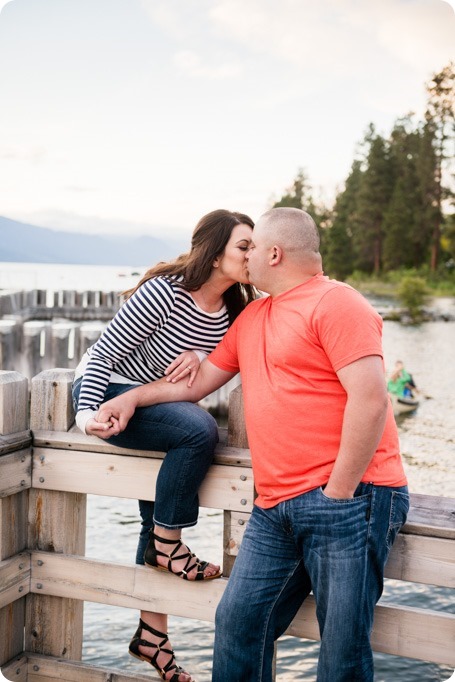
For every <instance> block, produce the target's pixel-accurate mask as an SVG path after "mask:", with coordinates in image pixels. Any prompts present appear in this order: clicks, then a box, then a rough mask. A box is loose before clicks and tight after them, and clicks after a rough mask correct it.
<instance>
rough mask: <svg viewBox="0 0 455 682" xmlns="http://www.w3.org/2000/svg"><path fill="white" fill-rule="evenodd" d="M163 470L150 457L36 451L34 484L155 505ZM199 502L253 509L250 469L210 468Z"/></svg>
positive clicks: (216, 505) (50, 488) (39, 486)
mask: <svg viewBox="0 0 455 682" xmlns="http://www.w3.org/2000/svg"><path fill="white" fill-rule="evenodd" d="M160 465H161V461H160V460H156V459H151V458H143V457H124V456H123V455H122V456H118V455H110V454H101V453H97V452H82V451H79V450H76V451H72V452H71V453H70V452H68V451H67V450H56V449H50V448H34V453H33V475H32V485H33V487H34V488H36V489H43V490H63V491H69V492H75V491H78V492H84V493H89V494H93V495H110V496H114V497H126V498H130V499H142V500H153V499H154V496H155V484H156V478H157V476H158V471H159V468H160ZM88 471H89V472H90V476H87V472H88ZM199 499H200V503H201V505H202V506H203V507H209V508H214V509H235V510H243V511H244V510H251V509H252V505H253V479H252V473H251V469H244V468H241V467H233V466H230V467H224V466H220V465H217V464H214V465H212V466H211V467H210V469H209V472H208V474H207V476H206V478H205V480H204V482H203V483H202V485H201V488H200V491H199Z"/></svg>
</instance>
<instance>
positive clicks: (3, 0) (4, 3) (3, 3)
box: [0, 0, 12, 12]
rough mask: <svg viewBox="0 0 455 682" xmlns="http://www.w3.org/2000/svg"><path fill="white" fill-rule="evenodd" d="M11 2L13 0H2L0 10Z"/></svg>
mask: <svg viewBox="0 0 455 682" xmlns="http://www.w3.org/2000/svg"><path fill="white" fill-rule="evenodd" d="M11 2H12V0H0V12H1V11H2V9H3V8H4V7H5V5H9V4H10V3H11Z"/></svg>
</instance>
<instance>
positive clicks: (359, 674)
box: [293, 484, 409, 682]
mask: <svg viewBox="0 0 455 682" xmlns="http://www.w3.org/2000/svg"><path fill="white" fill-rule="evenodd" d="M301 498H305V499H304V502H303V503H302V502H301V501H300V502H299V500H300V498H296V501H295V502H296V504H295V509H293V511H294V512H295V515H296V516H295V517H293V518H296V517H297V516H301V517H303V516H304V517H305V520H306V528H307V530H309V535H308V536H307V537H304V536H302V537H301V542H302V547H303V553H304V559H305V567H306V569H307V571H308V573H309V575H310V577H311V581H312V585H313V591H314V594H315V598H316V605H317V617H318V622H319V629H320V633H321V649H320V655H319V664H318V677H317V679H318V682H372V680H373V656H372V651H371V646H370V634H371V629H372V625H373V614H374V606H375V604H376V602H377V601H378V599H379V597H380V596H381V593H382V587H383V573H384V565H385V562H386V560H387V556H388V552H389V550H390V547H391V545H392V542H393V540H394V538H395V536H396V534H397V532H398V530H399V528H400V527H401V525H402V524H403V523H404V521H405V519H406V514H407V509H408V506H409V500H408V495H407V491H406V489H405V488H400V489H393V488H382V487H375V486H373V485H372V484H360V485H359V487H358V488H357V491H356V494H355V496H354V498H353V499H349V500H334V499H331V498H328V497H326V496H325V495H324V493H323V491H322V490H321V489H320V488H319V489H316V490H313V491H311V492H310V493H307V494H306V495H304V496H301ZM293 502H294V501H293ZM296 525H297V522H296Z"/></svg>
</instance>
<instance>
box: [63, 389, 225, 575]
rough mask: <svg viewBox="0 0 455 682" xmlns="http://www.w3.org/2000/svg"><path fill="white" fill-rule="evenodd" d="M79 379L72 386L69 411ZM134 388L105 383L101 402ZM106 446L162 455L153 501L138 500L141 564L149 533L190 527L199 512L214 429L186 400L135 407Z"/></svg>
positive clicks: (206, 415) (203, 413)
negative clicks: (118, 432)
mask: <svg viewBox="0 0 455 682" xmlns="http://www.w3.org/2000/svg"><path fill="white" fill-rule="evenodd" d="M80 385H81V379H80V378H79V379H77V380H76V381H75V382H74V384H73V401H74V404H75V409H76V405H77V400H78V398H79V392H80ZM132 388H134V386H133V385H131V384H109V385H108V388H107V390H106V393H105V396H104V398H105V400H110V399H111V398H115V397H116V396H118V395H120V394H121V393H125V392H126V391H130V390H131V389H132ZM108 442H109V443H112V445H117V446H118V447H121V448H122V447H123V448H132V449H135V450H158V451H163V452H166V456H165V458H164V460H163V463H162V465H161V467H160V471H159V474H158V478H157V481H156V492H155V502H151V501H148V500H139V510H140V514H141V518H142V526H141V532H140V536H139V543H138V548H137V555H136V563H138V564H143V563H144V552H145V548H146V546H147V542H148V538H149V530H150V529H151V528H152V527H153V525H154V524H156V525H158V526H163V527H165V528H184V527H187V526H194V525H195V524H196V523H197V519H198V514H199V497H198V490H199V486H200V485H201V483H202V481H203V480H204V477H205V475H206V473H207V470H208V468H209V467H210V465H211V463H212V461H213V455H214V452H215V446H216V444H217V442H218V426H217V423H216V421H215V420H214V418H213V417H212V416H211V415H210V414H209V413H208V412H206V411H205V410H203V409H202V408H200V407H198V406H197V405H194V404H193V403H188V402H179V403H163V404H160V405H151V406H149V407H140V408H138V409H137V410H136V411H135V413H134V415H133V417H132V418H131V419H130V421H129V423H128V425H127V427H126V429H125V430H124V431H123V432H122V433H120V434H119V435H118V436H112V438H109V439H108Z"/></svg>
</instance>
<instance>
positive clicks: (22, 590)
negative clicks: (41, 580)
mask: <svg viewBox="0 0 455 682" xmlns="http://www.w3.org/2000/svg"><path fill="white" fill-rule="evenodd" d="M29 591H30V554H28V553H21V554H16V556H14V557H11V558H10V559H5V560H4V561H0V608H3V607H4V606H8V604H11V603H12V602H13V601H16V599H21V598H22V597H25V595H26V594H28V593H29Z"/></svg>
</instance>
